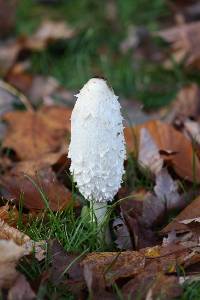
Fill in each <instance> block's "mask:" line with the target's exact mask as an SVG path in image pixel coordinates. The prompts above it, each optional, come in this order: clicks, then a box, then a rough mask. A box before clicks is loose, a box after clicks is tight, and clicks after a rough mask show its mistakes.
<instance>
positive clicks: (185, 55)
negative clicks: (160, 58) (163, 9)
mask: <svg viewBox="0 0 200 300" xmlns="http://www.w3.org/2000/svg"><path fill="white" fill-rule="evenodd" d="M157 35H158V36H160V37H161V38H163V39H164V40H165V41H167V42H169V43H171V44H172V47H171V49H172V55H173V58H174V60H175V61H176V62H178V63H179V62H181V61H182V60H183V59H186V65H187V66H190V65H192V66H194V67H196V68H199V67H200V47H199V43H200V22H191V23H189V24H183V25H180V26H175V27H172V28H170V29H167V30H162V31H159V32H158V33H157Z"/></svg>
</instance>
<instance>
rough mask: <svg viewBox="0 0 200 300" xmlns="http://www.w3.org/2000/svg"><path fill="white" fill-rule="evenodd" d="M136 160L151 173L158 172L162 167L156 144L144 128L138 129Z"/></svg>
mask: <svg viewBox="0 0 200 300" xmlns="http://www.w3.org/2000/svg"><path fill="white" fill-rule="evenodd" d="M138 162H139V163H140V164H141V165H142V166H143V167H145V168H148V169H149V170H150V171H151V172H152V173H153V174H157V173H159V172H160V171H161V169H162V167H163V159H162V158H161V156H160V154H159V149H158V146H157V145H156V143H155V142H154V140H153V138H152V137H151V134H150V133H149V131H148V130H147V129H146V128H141V130H140V141H139V154H138Z"/></svg>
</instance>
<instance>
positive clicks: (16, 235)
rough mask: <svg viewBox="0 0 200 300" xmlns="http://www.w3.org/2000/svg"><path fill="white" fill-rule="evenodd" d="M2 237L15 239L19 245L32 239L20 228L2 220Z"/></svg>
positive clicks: (0, 222)
mask: <svg viewBox="0 0 200 300" xmlns="http://www.w3.org/2000/svg"><path fill="white" fill-rule="evenodd" d="M0 239H1V240H13V241H14V242H15V243H16V244H17V245H20V246H21V245H23V244H25V243H26V242H28V241H30V237H29V236H28V235H26V234H24V233H23V232H21V231H19V230H18V229H16V228H14V227H11V226H9V225H8V224H7V223H5V222H4V221H2V220H0Z"/></svg>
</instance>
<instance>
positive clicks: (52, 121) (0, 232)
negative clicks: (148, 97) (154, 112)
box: [0, 0, 200, 300]
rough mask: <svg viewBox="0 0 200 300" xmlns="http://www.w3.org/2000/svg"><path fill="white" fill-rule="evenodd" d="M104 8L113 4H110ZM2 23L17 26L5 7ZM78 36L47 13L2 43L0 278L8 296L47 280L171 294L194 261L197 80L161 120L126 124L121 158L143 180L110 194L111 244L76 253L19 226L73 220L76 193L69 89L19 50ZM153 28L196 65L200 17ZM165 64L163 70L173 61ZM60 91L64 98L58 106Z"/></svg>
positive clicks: (102, 295) (102, 293)
mask: <svg viewBox="0 0 200 300" xmlns="http://www.w3.org/2000/svg"><path fill="white" fill-rule="evenodd" d="M14 2H15V1H14ZM14 2H13V3H14ZM2 3H4V1H1V0H0V7H1V5H3V4H2ZM109 7H111V8H109ZM107 9H109V10H113V11H115V7H114V2H113V1H110V3H109V5H108V7H107ZM6 10H7V11H8V10H9V9H8V8H6ZM13 11H14V8H13ZM183 11H184V14H185V16H190V17H192V16H194V9H193V10H192V5H191V9H189V8H188V7H186V8H185V6H184V8H183ZM8 16H9V15H8ZM108 17H109V18H110V20H112V22H114V20H115V18H116V15H115V13H113V15H110V11H109V12H108ZM8 21H9V22H8V23H7V22H5V20H3V19H2V20H1V21H0V23H1V22H4V24H3V26H2V34H3V35H7V34H8V32H9V31H10V30H11V28H12V27H13V22H15V20H14V17H13V15H12V13H11V14H10V16H9V18H8ZM130 29H131V27H130ZM137 30H138V29H137ZM76 34H77V31H76V30H74V29H73V28H71V27H70V26H69V25H68V24H67V23H65V22H63V21H49V20H44V21H43V22H42V23H41V25H40V26H39V27H38V29H37V30H36V31H35V33H33V34H32V35H31V36H29V37H28V36H24V37H19V38H12V39H10V40H6V41H5V42H4V43H1V45H0V74H1V75H2V76H4V81H1V84H0V97H1V102H0V116H1V127H0V137H1V142H2V143H1V155H0V171H1V178H0V195H1V199H0V248H1V260H0V285H1V288H2V289H3V291H5V294H6V297H7V298H5V299H21V300H22V299H24V300H25V299H26V300H27V299H35V298H36V297H37V293H38V291H39V290H40V287H41V286H40V285H41V284H44V286H45V284H47V282H48V283H51V284H52V285H53V287H56V288H59V287H60V286H62V288H67V290H68V291H70V292H71V293H72V294H74V295H75V297H76V298H77V299H87V297H88V295H90V297H91V299H116V297H117V294H118V293H120V294H121V296H122V297H124V299H128V298H131V299H137V298H138V297H140V298H139V299H144V300H153V299H157V298H159V297H162V299H166V300H167V299H173V298H177V297H179V296H180V295H181V294H182V291H183V288H182V283H181V280H180V278H182V277H181V276H180V272H181V270H183V273H184V276H185V275H186V278H192V276H193V273H192V271H190V270H191V267H196V268H197V269H196V270H197V271H196V272H197V274H199V272H200V270H199V262H200V248H199V247H200V244H199V240H200V215H199V211H200V208H199V206H200V201H199V181H200V162H199V159H200V158H199V157H200V156H199V153H200V152H199V144H200V142H199V141H200V138H199V136H200V127H199V126H200V125H199V124H200V123H199V122H200V106H199V103H200V100H199V99H200V92H199V91H200V89H199V86H198V85H197V84H196V83H190V84H187V85H185V86H183V87H182V88H181V89H180V91H179V92H178V93H177V96H176V98H175V99H174V101H173V103H172V104H171V105H170V106H169V108H167V109H165V111H164V112H165V115H164V118H163V116H162V115H161V117H162V119H163V120H162V121H160V120H152V121H148V122H145V123H142V124H140V125H136V126H133V127H126V128H125V136H126V143H127V150H128V158H131V159H132V160H133V161H134V162H135V165H131V167H132V168H133V172H135V173H136V174H138V176H139V179H141V180H142V178H145V179H146V180H148V181H149V182H150V184H149V185H147V186H145V184H144V186H143V187H142V189H141V188H139V187H138V186H137V184H136V182H135V181H134V178H135V177H134V178H132V177H131V178H130V180H131V181H132V184H131V185H130V186H127V185H126V183H125V184H124V186H123V187H122V189H121V191H120V192H119V193H118V195H117V196H116V203H115V206H114V208H113V210H114V215H113V216H112V218H111V220H110V225H111V226H110V228H111V235H112V241H113V243H114V245H113V247H112V249H109V251H107V252H102V251H101V252H100V251H97V252H94V251H92V252H91V253H88V249H87V245H84V249H85V250H83V252H75V251H70V250H69V249H65V248H64V247H63V246H62V238H60V237H59V236H58V237H57V236H56V238H57V239H55V240H49V238H48V240H45V239H43V237H42V236H41V237H39V238H38V239H37V238H36V239H32V238H31V237H30V236H29V234H28V233H27V232H24V230H23V229H24V228H26V226H27V227H28V226H29V225H30V224H29V223H28V222H29V221H28V220H29V217H30V216H31V218H32V219H33V220H34V219H37V218H39V216H40V215H42V216H44V220H45V218H46V216H47V214H48V213H49V214H50V215H51V216H54V218H55V217H56V216H57V215H58V214H59V213H61V214H62V213H66V211H67V210H70V209H71V207H72V208H73V209H74V215H73V218H74V217H75V218H76V217H79V216H80V210H79V208H80V206H82V203H83V202H80V204H79V203H78V204H77V202H76V201H74V200H73V198H74V186H73V183H72V182H71V179H70V178H69V177H68V176H67V172H68V169H69V165H70V161H69V160H68V159H67V151H68V149H67V145H68V140H69V136H70V115H71V106H72V105H73V103H74V100H73V93H72V92H71V91H68V90H67V89H65V88H63V87H62V86H61V85H60V83H59V82H58V81H57V80H56V79H55V78H52V77H44V76H42V75H40V74H36V75H33V74H30V73H29V71H28V69H29V63H30V62H29V61H28V60H22V61H21V59H20V55H21V54H22V53H26V56H27V57H28V55H29V53H30V52H38V51H41V52H42V51H44V50H45V49H47V47H48V46H49V45H51V44H54V43H56V42H57V41H59V40H65V41H67V40H69V39H71V38H73V37H74V36H76ZM129 35H130V37H128V40H127V41H125V42H126V43H127V44H126V43H124V44H123V43H122V44H121V47H122V48H123V49H124V51H127V49H129V48H137V51H139V50H138V49H139V48H140V46H139V44H140V41H139V40H135V38H136V36H133V35H135V31H134V33H132V32H131V30H130V34H129ZM137 35H138V34H137ZM157 35H159V36H160V37H161V38H163V39H164V40H165V41H167V42H168V43H169V44H170V45H171V48H170V51H169V54H170V55H172V56H173V59H174V60H175V61H176V62H177V63H179V62H183V63H184V65H185V66H186V67H187V68H188V67H189V68H199V57H200V52H199V46H198V40H199V36H198V35H199V22H192V23H185V24H181V25H179V26H176V27H173V28H170V29H167V30H162V31H160V32H158V33H157ZM149 38H150V37H149V34H148V40H149ZM135 43H136V44H135ZM137 43H139V44H138V45H137ZM144 52H145V51H144ZM154 54H155V53H154ZM141 55H143V54H142V52H141V53H140V54H139V56H141ZM143 56H144V55H143ZM161 58H162V57H161V56H160V58H159V59H161ZM164 65H165V66H166V67H169V66H170V61H169V60H167V61H164ZM56 97H57V98H59V99H61V100H59V101H60V102H59V103H60V105H55V98H56ZM128 163H129V160H127V161H126V162H125V167H126V171H127V172H128V167H127V166H128ZM126 176H129V174H126ZM134 176H135V175H134ZM75 193H77V191H75ZM120 193H121V194H123V198H122V199H121V197H120ZM78 199H79V200H80V197H79V198H78ZM77 208H78V209H77ZM64 220H65V219H64ZM20 222H21V223H23V225H24V227H22V228H23V229H20V226H19V223H20ZM52 226H55V227H56V226H57V225H55V224H53V225H52ZM65 234H68V233H67V232H66V233H65ZM23 260H27V261H28V262H29V264H30V265H31V264H32V262H33V261H34V260H36V261H37V262H38V264H39V265H40V267H41V268H42V269H41V271H40V274H39V275H37V276H36V278H34V279H33V278H31V279H30V277H29V276H27V274H25V273H24V272H22V269H21V268H20V266H21V261H23ZM44 264H45V265H46V266H47V268H46V269H45V270H44V268H43V266H44ZM183 281H184V280H183ZM45 287H46V286H45ZM53 297H54V298H55V299H59V298H58V297H59V296H57V295H55V294H53ZM56 297H57V298H56ZM54 298H53V299H54Z"/></svg>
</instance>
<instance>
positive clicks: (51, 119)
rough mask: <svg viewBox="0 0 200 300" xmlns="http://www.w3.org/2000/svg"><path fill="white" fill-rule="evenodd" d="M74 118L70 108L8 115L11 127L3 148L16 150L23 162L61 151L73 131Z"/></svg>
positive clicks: (19, 112)
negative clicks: (71, 123) (68, 134)
mask: <svg viewBox="0 0 200 300" xmlns="http://www.w3.org/2000/svg"><path fill="white" fill-rule="evenodd" d="M70 116H71V110H70V109H67V108H63V107H56V106H52V107H43V108H42V109H41V110H39V111H38V112H30V111H25V112H24V111H15V112H10V113H7V114H6V115H4V117H3V120H4V121H5V122H6V123H7V124H8V132H7V134H6V136H5V139H4V141H3V148H9V149H12V150H14V151H15V152H16V154H17V157H18V158H19V159H21V160H31V159H37V158H38V157H40V156H41V155H44V154H46V153H49V152H58V151H59V150H60V148H61V146H62V145H63V142H64V141H65V139H66V135H67V132H68V129H69V128H70Z"/></svg>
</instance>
